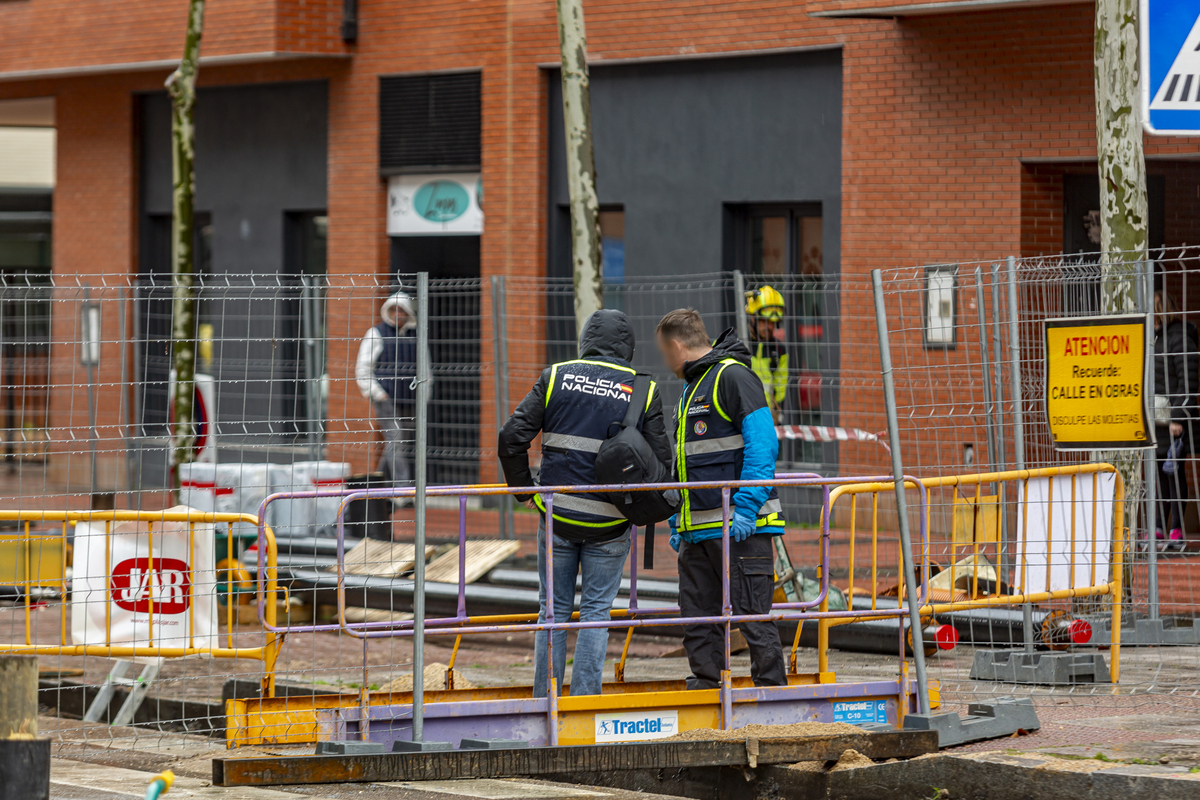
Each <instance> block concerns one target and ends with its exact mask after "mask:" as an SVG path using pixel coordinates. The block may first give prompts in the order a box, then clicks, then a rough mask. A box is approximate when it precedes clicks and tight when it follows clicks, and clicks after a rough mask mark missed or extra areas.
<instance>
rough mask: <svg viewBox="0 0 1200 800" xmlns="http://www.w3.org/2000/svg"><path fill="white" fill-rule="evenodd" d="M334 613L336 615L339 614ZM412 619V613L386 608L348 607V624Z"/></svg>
mask: <svg viewBox="0 0 1200 800" xmlns="http://www.w3.org/2000/svg"><path fill="white" fill-rule="evenodd" d="M334 613H335V615H336V613H337V612H336V611H335V612H334ZM335 618H336V617H335ZM412 618H413V615H412V612H411V611H388V610H387V609H384V608H359V607H357V606H346V622H398V621H402V620H406V619H412Z"/></svg>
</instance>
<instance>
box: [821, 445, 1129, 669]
mask: <svg viewBox="0 0 1200 800" xmlns="http://www.w3.org/2000/svg"><path fill="white" fill-rule="evenodd" d="M1101 474H1112V475H1113V476H1114V478H1115V485H1114V490H1113V500H1112V502H1113V518H1112V519H1113V524H1112V531H1111V532H1109V531H1105V532H1101V531H1099V530H1097V525H1096V522H1097V510H1098V506H1099V500H1098V486H1097V484H1098V477H1099V476H1100V475H1101ZM1039 478H1046V479H1048V482H1049V487H1050V493H1049V494H1048V498H1049V499H1053V497H1054V495H1053V486H1054V482H1055V481H1056V480H1069V481H1070V485H1071V494H1070V498H1071V499H1070V504H1071V512H1070V519H1071V525H1070V531H1069V533H1068V534H1067V535H1069V537H1070V539H1069V541H1070V546H1071V560H1070V563H1069V565H1068V569H1069V583H1068V587H1067V588H1066V589H1054V590H1052V589H1051V588H1050V587H1051V572H1052V570H1051V567H1050V564H1049V563H1047V568H1046V581H1045V585H1044V586H1041V587H1032V586H1030V585H1029V575H1028V572H1029V563H1028V559H1027V557H1026V556H1027V554H1028V546H1029V541H1028V537H1029V525H1028V521H1029V505H1030V503H1029V502H1028V500H1027V498H1028V487H1029V481H1030V480H1031V479H1039ZM1080 480H1089V481H1090V482H1091V486H1092V492H1091V497H1092V500H1091V506H1092V507H1091V525H1090V526H1089V527H1090V529H1091V531H1092V539H1091V553H1092V556H1093V557H1092V558H1091V559H1090V560H1089V561H1088V562H1087V563H1089V564H1090V566H1091V570H1090V573H1089V580H1088V583H1087V585H1076V580H1075V576H1076V562H1075V553H1076V550H1077V548H1076V544H1077V539H1076V535H1077V533H1078V532H1077V530H1076V524H1075V520H1076V513H1075V512H1076V509H1075V506H1076V503H1077V502H1083V501H1082V499H1080V500H1078V501H1077V488H1078V485H1079V481H1080ZM1009 481H1020V482H1021V492H1020V495H1019V497H1020V502H1019V504H1018V507H1017V513H1018V514H1019V515H1021V520H1022V524H1021V526H1020V530H1021V531H1022V535H1021V536H1020V541H1018V542H1016V545H1017V551H1016V554H1015V555H1016V561H1015V563H1016V565H1017V569H1016V575H1015V581H1014V582H1015V584H1016V585H1015V587H1010V588H1014V589H1015V591H1013V593H1011V594H999V593H998V591H999V589H1000V586H999V585H997V586H995V587H994V588H995V590H996V592H997V593H993V594H984V593H981V592H980V590H979V582H980V578H979V568H980V561H979V555H980V554H981V550H980V545H981V543H983V544H989V543H993V542H998V541H999V536H998V535H994V534H995V532H996V531H997V530H998V526H999V518H1000V513H999V510H1000V506H1001V503H1002V502H1003V500H1002V498H1003V496H1004V495H1003V485H1004V484H1005V483H1006V482H1009ZM988 484H995V485H996V486H997V487H998V490H997V494H996V495H983V494H982V491H983V487H984V486H986V485H988ZM906 486H907V488H910V489H917V488H918V487H917V485H916V484H915V483H913V482H912V481H908V482H906ZM939 487H951V488H952V490H953V501H954V502H953V505H952V510H953V514H954V520H953V524H952V532H951V540H950V548H951V563H952V564H954V563H956V562H957V561H958V556H959V554H960V553H963V554H964V555H966V556H967V557H968V558H971V560H972V562H973V563H972V566H971V570H972V577H971V582H970V585H971V592H970V593H969V596H968V599H966V600H954V599H953V598H950V599H949V600H948V601H946V602H938V601H936V600H934V601H930V600H929V598H928V597H926V601H925V604H924V605H922V606H921V609H920V612H921V616H922V617H923V618H926V619H928V618H929V617H932V616H934V615H936V614H939V613H942V612H948V611H961V610H967V609H974V608H988V607H992V606H1011V605H1021V604H1023V603H1044V602H1049V601H1053V600H1064V599H1069V598H1075V597H1091V596H1103V595H1107V596H1109V597H1111V598H1112V624H1111V626H1110V628H1111V631H1112V639H1111V647H1112V653H1111V661H1112V670H1111V674H1112V681H1113V683H1114V684H1115V683H1117V682H1118V681H1119V680H1120V675H1121V594H1122V577H1123V564H1124V555H1125V543H1126V539H1125V533H1126V529H1125V522H1124V510H1125V487H1124V484H1123V482H1122V480H1121V476H1120V473H1118V472H1117V470H1116V468H1115V467H1113V466H1112V465H1111V464H1079V465H1072V466H1067V467H1049V468H1045V469H1033V470H1012V471H1008V472H992V473H979V474H974V475H952V476H947V477H944V478H923V479H921V488H923V489H924V491H926V492H928V491H929V490H930V489H936V488H939ZM964 487H974V491H973V492H967V493H963V492H962V491H961V490H962V489H963V488H964ZM894 491H895V484H894V483H892V482H890V481H886V482H878V483H859V484H849V485H845V486H838V487H835V488H834V489H833V491H832V492H831V493H830V500H829V508H830V509H831V514H832V509H834V508H835V507H836V503H837V501H838V500H839V499H840V498H842V497H847V496H848V497H850V498H851V507H850V515H849V516H850V547H849V560H850V564H849V575H850V578H849V591H848V593H847V594H848V596H849V597H850V602H851V603H853V594H854V572H855V566H856V561H855V557H856V555H857V554H856V552H855V542H856V539H857V537H858V532H859V528H858V503H857V497H858V495H862V494H869V495H871V529H870V530H871V587H870V596H871V608H875V607H876V604H877V603H878V600H879V596H880V595H879V584H878V578H877V574H878V546H879V494H880V493H881V492H882V493H892V492H894ZM933 505H934V503H933V502H932V501H930V502H927V503H926V506H925V514H926V517H925V520H924V523H925V524H924V528H925V531H926V536H925V542H924V546H923V547H922V550H921V553H920V554H919V555H918V554H914V556H913V557H914V558H916V559H917V561H918V567H920V568H921V573H926V574H927V572H928V566H929V542H930V535H929V533H928V532H929V531H930V530H931V526H930V520H931V511H930V509H931V508H932V506H933ZM1053 524H1054V515H1053V514H1049V515H1048V517H1047V525H1048V527H1047V553H1048V554H1049V552H1050V543H1051V542H1052V541H1053V534H1054V530H1053ZM964 525H969V526H970V527H971V529H972V534H973V535H972V536H971V539H970V540H969V541H961V540H960V535H959V534H960V533H962V532H963V530H962V526H964ZM1014 530H1015V526H1014ZM981 531H982V534H983V535H982V536H980V535H979V533H980V532H981ZM1060 533H1061V532H1060ZM1102 535H1104V536H1109V535H1111V542H1112V549H1111V554H1110V562H1109V567H1108V574H1107V575H1102V576H1098V575H1096V574H1095V573H1096V563H1095V562H1096V559H1095V554H1096V552H1097V543H1098V541H1099V539H1100V537H1101V536H1102ZM1084 544H1086V542H1085V543H1084ZM903 575H904V571H903V570H899V578H898V592H897V597H898V599H899V600H900V602H903V601H904V596H905V594H904V593H905V587H904V581H903ZM997 575H998V578H999V581H997V584H999V583H1000V582H1003V581H1005V579H1006V578H1007V576H1005V575H999V568H998V565H997ZM926 580H927V579H926ZM822 610H825V606H822ZM856 619H857V618H853V617H850V618H846V619H837V620H827V619H823V620H821V621H820V622H819V623H818V624H819V626H820V627H819V631H820V642H821V646H820V648H819V649H818V657H819V658H820V659H822V663H821V665H820V667H819V669H820V670H821V671H825V669H826V668H827V664H826V663H825V662H824V658H825V653H826V647H825V645H826V644H827V643H828V631H829V628H830V627H832V626H833V625H840V624H846V623H848V622H853V621H855V620H856Z"/></svg>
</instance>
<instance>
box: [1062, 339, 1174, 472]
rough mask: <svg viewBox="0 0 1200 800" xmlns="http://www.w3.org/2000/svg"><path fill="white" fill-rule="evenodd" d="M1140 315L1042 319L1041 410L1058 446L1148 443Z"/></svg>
mask: <svg viewBox="0 0 1200 800" xmlns="http://www.w3.org/2000/svg"><path fill="white" fill-rule="evenodd" d="M1145 382H1146V318H1145V317H1144V316H1126V317H1076V318H1073V319H1049V320H1046V412H1047V416H1048V417H1049V420H1050V435H1051V437H1052V438H1053V439H1054V446H1055V447H1056V448H1058V449H1059V450H1100V449H1120V448H1143V447H1152V446H1153V445H1154V434H1153V431H1152V430H1151V428H1150V426H1149V425H1150V415H1149V403H1148V399H1147V397H1146V391H1145Z"/></svg>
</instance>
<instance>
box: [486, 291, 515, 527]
mask: <svg viewBox="0 0 1200 800" xmlns="http://www.w3.org/2000/svg"><path fill="white" fill-rule="evenodd" d="M505 292H506V290H505V283H504V276H503V275H493V276H492V392H493V394H494V395H495V398H494V399H495V402H494V406H495V409H496V434H497V435H499V433H500V426H501V425H503V424H504V418H505V417H506V416H507V414H508V315H507V312H508V309H507V305H508V304H507V303H506V302H505V301H506V299H507V296H506V293H505ZM497 466H498V468H499V469H500V480H502V481H503V480H504V468H503V467H501V466H499V459H497ZM499 513H500V538H501V539H515V538H517V532H516V530H515V524H514V519H513V498H512V495H510V494H506V495H501V496H500V506H499Z"/></svg>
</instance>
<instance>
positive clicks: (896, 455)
mask: <svg viewBox="0 0 1200 800" xmlns="http://www.w3.org/2000/svg"><path fill="white" fill-rule="evenodd" d="M871 288H872V290H873V291H874V294H875V328H876V330H877V331H878V333H879V367H880V371H881V372H882V373H883V396H884V400H885V402H886V403H887V424H888V441H889V442H891V445H892V475H893V477H894V478H895V480H896V516H897V517H898V518H899V524H900V554H901V557H902V558H903V560H904V581H905V583H906V584H907V585H908V588H907V590H906V591H907V595H908V624H909V626H910V630H911V632H912V640H913V645H912V651H913V666H914V667H915V668H916V672H917V701H918V703H919V705H920V709H921V713H922V714H929V713H931V707H930V705H929V683H928V681H927V680H926V677H925V648H924V646H923V643H922V631H923V630H924V627H923V626H922V624H921V609H920V606H919V604H918V602H917V569H916V562H914V561H913V546H912V536H911V535H910V533H909V530H908V503H907V499H906V498H905V489H904V463H903V461H902V460H901V458H900V422H899V420H898V419H897V417H896V387H895V385H894V383H893V382H892V347H891V344H890V342H889V340H888V325H887V309H886V308H885V307H884V303H883V277H882V274H881V273H880V271H879V270H877V269H873V270H871Z"/></svg>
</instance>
